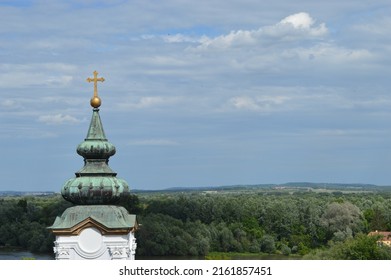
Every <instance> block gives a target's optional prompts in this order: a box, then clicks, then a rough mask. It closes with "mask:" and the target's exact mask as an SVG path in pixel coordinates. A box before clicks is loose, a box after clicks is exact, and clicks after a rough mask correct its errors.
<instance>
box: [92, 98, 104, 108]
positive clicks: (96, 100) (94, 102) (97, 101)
mask: <svg viewBox="0 0 391 280" xmlns="http://www.w3.org/2000/svg"><path fill="white" fill-rule="evenodd" d="M90 104H91V106H92V107H94V108H99V106H100V105H101V104H102V100H101V99H100V98H99V97H98V96H94V97H92V98H91V100H90Z"/></svg>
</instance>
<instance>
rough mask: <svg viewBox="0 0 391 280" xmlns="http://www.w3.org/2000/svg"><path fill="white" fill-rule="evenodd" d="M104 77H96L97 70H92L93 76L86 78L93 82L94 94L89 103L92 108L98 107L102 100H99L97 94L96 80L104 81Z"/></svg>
mask: <svg viewBox="0 0 391 280" xmlns="http://www.w3.org/2000/svg"><path fill="white" fill-rule="evenodd" d="M104 81H105V79H104V78H103V77H102V78H98V72H96V71H94V78H87V82H89V83H90V82H94V96H93V97H92V98H91V101H90V104H91V106H92V107H94V108H99V106H100V105H101V103H102V101H101V100H100V98H99V96H98V82H104Z"/></svg>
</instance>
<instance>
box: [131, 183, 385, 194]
mask: <svg viewBox="0 0 391 280" xmlns="http://www.w3.org/2000/svg"><path fill="white" fill-rule="evenodd" d="M246 190H248V191H250V190H260V191H261V190H297V191H300V190H305V191H309V190H315V191H316V190H317V191H321V190H328V191H371V192H373V191H391V186H378V185H373V184H343V183H311V182H288V183H283V184H255V185H227V186H208V187H174V188H166V189H161V190H139V189H136V190H132V192H134V193H137V192H195V191H196V192H197V191H246Z"/></svg>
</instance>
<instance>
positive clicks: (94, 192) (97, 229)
mask: <svg viewBox="0 0 391 280" xmlns="http://www.w3.org/2000/svg"><path fill="white" fill-rule="evenodd" d="M87 81H88V82H94V95H93V97H92V98H91V101H90V104H91V106H92V107H93V109H92V118H91V123H90V126H89V129H88V132H87V137H86V138H85V139H84V141H83V142H82V143H80V144H79V145H78V147H77V153H78V154H79V155H80V156H82V157H83V158H84V166H83V167H82V168H81V169H80V170H79V171H77V172H76V173H75V175H76V176H75V177H74V178H71V179H69V180H68V181H67V182H66V183H65V184H64V185H63V187H62V189H61V194H62V196H63V198H64V199H66V200H67V201H70V202H72V203H73V204H74V206H73V207H70V208H68V209H66V210H65V211H64V213H63V214H62V215H61V216H60V217H57V218H56V220H55V221H54V224H53V225H52V226H51V227H49V229H50V230H51V231H52V232H53V233H54V235H55V236H56V240H55V242H54V253H55V257H56V259H57V260H67V259H69V260H83V259H90V260H98V259H99V260H114V259H122V260H124V259H126V260H133V259H134V258H135V253H136V247H137V243H136V238H135V235H134V233H135V231H136V230H137V227H138V224H137V219H136V215H132V214H129V213H128V211H127V210H126V209H125V208H124V207H122V206H118V205H116V204H117V203H118V202H119V200H120V199H121V197H122V196H125V195H128V194H129V186H128V184H127V183H126V181H124V180H123V179H119V178H117V177H116V176H117V173H115V172H114V171H113V170H112V169H111V168H110V167H109V165H108V163H109V158H110V157H111V156H113V155H114V154H115V152H116V149H115V146H114V145H113V144H111V143H110V142H109V141H108V140H107V138H106V135H105V132H104V130H103V125H102V121H101V119H100V115H99V107H100V105H101V103H102V102H101V99H100V97H99V96H98V89H97V82H103V81H104V78H98V72H96V71H94V78H88V79H87Z"/></svg>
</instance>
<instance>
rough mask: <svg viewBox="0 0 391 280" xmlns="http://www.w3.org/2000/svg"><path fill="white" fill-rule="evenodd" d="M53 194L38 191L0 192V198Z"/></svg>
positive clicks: (52, 193) (51, 193) (53, 193)
mask: <svg viewBox="0 0 391 280" xmlns="http://www.w3.org/2000/svg"><path fill="white" fill-rule="evenodd" d="M55 194H56V193H55V192H38V191H35V192H34V191H31V192H22V191H0V197H1V196H49V195H55Z"/></svg>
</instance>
